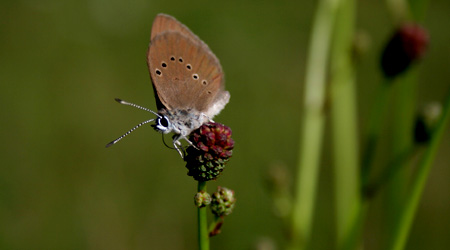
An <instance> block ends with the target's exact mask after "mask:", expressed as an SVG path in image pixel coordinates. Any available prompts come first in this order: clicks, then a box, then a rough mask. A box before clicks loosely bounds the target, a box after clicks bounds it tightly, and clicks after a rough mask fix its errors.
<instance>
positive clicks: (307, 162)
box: [291, 0, 336, 249]
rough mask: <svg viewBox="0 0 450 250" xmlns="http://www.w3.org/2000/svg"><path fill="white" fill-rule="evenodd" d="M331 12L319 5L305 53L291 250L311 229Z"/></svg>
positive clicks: (329, 5) (327, 2) (327, 1)
mask: <svg viewBox="0 0 450 250" xmlns="http://www.w3.org/2000/svg"><path fill="white" fill-rule="evenodd" d="M335 12H336V1H333V0H321V1H319V4H318V7H317V9H316V13H315V19H314V23H313V27H312V33H311V40H310V45H309V46H310V48H309V50H308V57H307V64H306V65H307V68H306V72H305V98H304V106H303V111H304V113H303V117H304V119H303V124H302V127H301V130H300V145H299V155H298V157H299V158H298V170H297V178H296V190H295V191H296V193H295V195H296V197H295V200H294V204H293V211H292V213H293V214H292V224H291V226H292V228H291V230H292V231H291V234H292V242H291V247H292V248H294V249H304V248H305V247H306V244H307V243H308V241H309V237H310V232H311V227H312V218H313V212H314V202H315V196H316V186H317V185H316V184H317V175H318V170H319V159H320V150H321V148H322V137H323V127H324V121H325V114H324V105H325V101H324V99H325V98H324V96H325V79H326V75H327V62H328V56H329V55H328V54H329V53H328V52H329V48H330V37H331V32H332V28H333V21H334V16H335Z"/></svg>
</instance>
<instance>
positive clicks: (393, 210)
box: [386, 68, 418, 242]
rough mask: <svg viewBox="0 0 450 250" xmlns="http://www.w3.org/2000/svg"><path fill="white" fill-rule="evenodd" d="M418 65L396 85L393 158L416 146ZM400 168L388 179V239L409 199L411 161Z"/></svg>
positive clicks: (392, 125)
mask: <svg viewBox="0 0 450 250" xmlns="http://www.w3.org/2000/svg"><path fill="white" fill-rule="evenodd" d="M417 72H418V71H417V68H412V69H410V70H409V71H408V72H407V73H406V74H405V75H402V76H399V77H397V79H396V82H395V83H394V86H393V88H394V89H393V91H394V92H393V93H394V95H393V97H395V98H394V99H393V104H392V111H393V119H392V124H391V129H392V137H391V138H392V141H391V150H390V151H391V156H390V158H391V159H392V160H395V159H397V158H398V157H399V156H401V155H402V154H404V153H405V152H407V151H408V150H410V148H412V146H413V136H412V135H413V131H414V127H413V126H414V119H415V112H416V91H417ZM399 164H400V166H396V168H397V170H396V171H395V173H394V174H392V175H391V176H390V180H389V181H388V182H387V190H386V191H387V197H386V198H387V204H386V205H387V206H386V216H387V222H388V230H387V233H388V242H389V241H392V240H393V239H392V238H390V237H392V236H393V234H392V230H395V229H394V228H395V221H396V220H397V218H398V217H399V216H400V213H401V211H400V210H401V208H402V206H403V204H404V202H405V195H406V193H407V188H408V187H407V184H408V183H410V182H409V181H410V174H411V170H412V169H411V167H409V166H410V165H411V164H410V161H403V162H399Z"/></svg>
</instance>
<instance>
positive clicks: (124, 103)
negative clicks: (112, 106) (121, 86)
mask: <svg viewBox="0 0 450 250" xmlns="http://www.w3.org/2000/svg"><path fill="white" fill-rule="evenodd" d="M114 100H116V102H118V103H120V104H123V105H128V106H131V107H135V108H138V109H142V110H144V111H147V112H150V113H152V114H154V115H156V116H157V117H161V116H160V115H158V113H156V112H155V111H153V110H150V109H148V108H144V107H141V106H139V105H137V104H134V103H131V102H126V101H124V100H122V99H119V98H114Z"/></svg>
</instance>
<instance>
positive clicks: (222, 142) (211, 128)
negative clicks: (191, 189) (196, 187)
mask: <svg viewBox="0 0 450 250" xmlns="http://www.w3.org/2000/svg"><path fill="white" fill-rule="evenodd" d="M189 140H190V141H191V142H192V144H194V146H195V147H197V148H194V147H192V146H191V147H189V148H188V149H187V150H186V152H187V156H186V157H185V161H186V168H187V169H188V170H189V171H188V175H189V176H192V177H194V179H195V180H197V181H209V180H214V179H216V178H217V177H218V176H219V175H220V173H221V172H222V171H223V169H224V167H225V163H226V162H227V161H228V160H229V158H230V157H231V155H232V154H233V147H234V141H233V139H232V138H231V129H230V128H229V127H227V126H225V125H223V124H220V123H215V122H210V123H207V124H204V125H202V126H201V127H200V128H198V129H197V130H195V131H193V132H192V133H191V135H190V136H189Z"/></svg>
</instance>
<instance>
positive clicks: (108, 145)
mask: <svg viewBox="0 0 450 250" xmlns="http://www.w3.org/2000/svg"><path fill="white" fill-rule="evenodd" d="M154 120H155V119H151V120H148V121H145V122H141V123H139V124H138V125H136V127H134V128H132V129H130V130H128V132H126V133H125V134H124V135H122V136H121V137H119V138H117V139H115V140H114V141H112V142H110V143H108V144H106V147H107V148H109V147H111V146H112V145H114V144H116V143H117V142H119V141H120V140H122V138H124V137H125V136H127V135H129V134H130V133H131V132H133V131H134V130H136V129H137V128H139V127H140V126H142V125H144V124H147V123H149V122H152V121H154Z"/></svg>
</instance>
